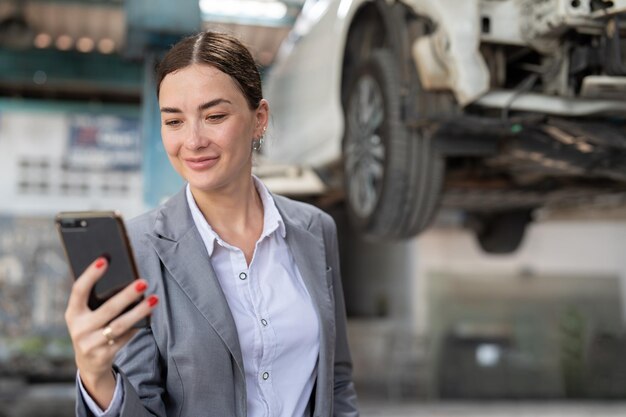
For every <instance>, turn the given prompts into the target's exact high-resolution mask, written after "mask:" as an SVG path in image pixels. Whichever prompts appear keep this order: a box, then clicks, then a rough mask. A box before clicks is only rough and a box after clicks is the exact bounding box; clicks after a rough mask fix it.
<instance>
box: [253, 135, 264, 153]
mask: <svg viewBox="0 0 626 417" xmlns="http://www.w3.org/2000/svg"><path fill="white" fill-rule="evenodd" d="M262 146H263V136H261V137H260V138H259V139H253V140H252V150H253V151H260V150H261V147H262Z"/></svg>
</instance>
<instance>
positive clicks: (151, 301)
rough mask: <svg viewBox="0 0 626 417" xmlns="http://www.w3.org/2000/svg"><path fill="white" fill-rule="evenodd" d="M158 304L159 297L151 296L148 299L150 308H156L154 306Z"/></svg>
mask: <svg viewBox="0 0 626 417" xmlns="http://www.w3.org/2000/svg"><path fill="white" fill-rule="evenodd" d="M158 302H159V297H157V296H156V295H151V296H150V297H148V305H149V306H150V307H154V305H155V304H156V303H158Z"/></svg>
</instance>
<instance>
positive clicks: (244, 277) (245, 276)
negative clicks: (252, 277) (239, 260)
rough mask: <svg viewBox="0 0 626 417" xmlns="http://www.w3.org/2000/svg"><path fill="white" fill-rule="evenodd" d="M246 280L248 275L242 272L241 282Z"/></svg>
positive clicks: (240, 275)
mask: <svg viewBox="0 0 626 417" xmlns="http://www.w3.org/2000/svg"><path fill="white" fill-rule="evenodd" d="M246 278H248V274H246V273H245V272H242V273H241V274H239V279H240V280H242V281H243V280H244V279H246Z"/></svg>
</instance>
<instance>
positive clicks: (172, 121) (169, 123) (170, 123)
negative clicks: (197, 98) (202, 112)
mask: <svg viewBox="0 0 626 417" xmlns="http://www.w3.org/2000/svg"><path fill="white" fill-rule="evenodd" d="M181 123H182V122H181V121H180V120H178V119H170V120H166V121H165V122H163V124H164V125H166V126H171V127H177V126H180V124H181Z"/></svg>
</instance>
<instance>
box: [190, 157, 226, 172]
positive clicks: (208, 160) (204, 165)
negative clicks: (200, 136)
mask: <svg viewBox="0 0 626 417" xmlns="http://www.w3.org/2000/svg"><path fill="white" fill-rule="evenodd" d="M218 159H219V156H204V157H199V158H185V159H184V161H185V165H187V167H189V168H190V169H192V170H194V171H202V170H205V169H208V168H211V167H212V166H213V165H215V164H216V163H217V161H218Z"/></svg>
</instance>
